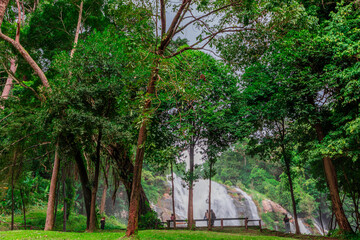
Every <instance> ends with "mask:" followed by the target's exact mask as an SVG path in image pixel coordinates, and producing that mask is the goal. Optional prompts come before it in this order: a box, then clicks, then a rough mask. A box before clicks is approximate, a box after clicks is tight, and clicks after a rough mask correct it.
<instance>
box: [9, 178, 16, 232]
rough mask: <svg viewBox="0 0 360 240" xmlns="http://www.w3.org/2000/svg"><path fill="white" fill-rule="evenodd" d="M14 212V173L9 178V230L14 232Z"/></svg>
mask: <svg viewBox="0 0 360 240" xmlns="http://www.w3.org/2000/svg"><path fill="white" fill-rule="evenodd" d="M14 211H15V201H14V172H13V173H12V178H11V227H10V230H14Z"/></svg>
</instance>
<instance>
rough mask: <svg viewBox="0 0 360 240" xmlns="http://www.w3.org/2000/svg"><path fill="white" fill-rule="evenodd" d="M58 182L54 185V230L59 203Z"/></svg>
mask: <svg viewBox="0 0 360 240" xmlns="http://www.w3.org/2000/svg"><path fill="white" fill-rule="evenodd" d="M59 188H60V187H59V181H58V182H57V184H56V197H55V207H54V228H55V225H56V215H57V209H58V203H59Z"/></svg>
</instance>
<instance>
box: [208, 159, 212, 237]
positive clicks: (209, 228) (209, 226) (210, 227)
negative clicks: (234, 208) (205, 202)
mask: <svg viewBox="0 0 360 240" xmlns="http://www.w3.org/2000/svg"><path fill="white" fill-rule="evenodd" d="M211 168H212V163H211V162H210V172H209V223H208V230H209V231H211V229H212V226H211V217H212V216H211V215H212V214H211V170H212V169H211Z"/></svg>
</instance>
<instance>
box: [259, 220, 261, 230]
mask: <svg viewBox="0 0 360 240" xmlns="http://www.w3.org/2000/svg"><path fill="white" fill-rule="evenodd" d="M259 227H260V232H261V219H260V220H259Z"/></svg>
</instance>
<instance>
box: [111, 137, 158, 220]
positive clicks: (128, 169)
mask: <svg viewBox="0 0 360 240" xmlns="http://www.w3.org/2000/svg"><path fill="white" fill-rule="evenodd" d="M107 151H108V153H109V155H110V156H111V158H112V159H113V160H114V161H115V163H116V165H117V170H118V174H119V175H118V176H119V178H120V181H121V182H122V183H123V185H124V187H125V190H126V193H127V197H128V201H129V203H130V196H131V188H132V182H133V179H132V178H131V177H130V176H131V175H132V174H133V173H134V165H133V163H132V161H131V159H130V158H129V156H128V154H126V151H125V149H124V148H122V147H121V146H120V145H117V144H115V145H109V146H108V147H107ZM139 205H140V206H139V216H141V215H144V214H146V213H148V212H151V211H152V210H151V207H150V203H149V200H148V199H147V197H146V194H145V192H144V189H143V187H142V186H141V185H140V203H139Z"/></svg>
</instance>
